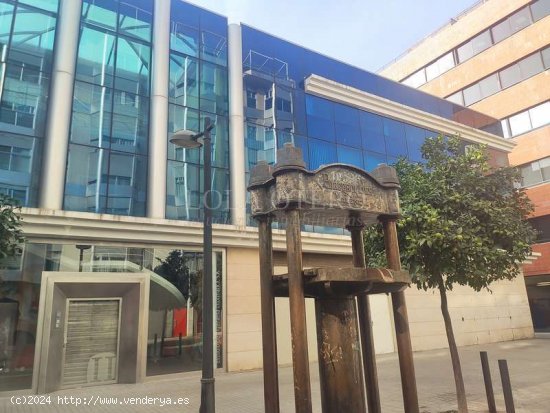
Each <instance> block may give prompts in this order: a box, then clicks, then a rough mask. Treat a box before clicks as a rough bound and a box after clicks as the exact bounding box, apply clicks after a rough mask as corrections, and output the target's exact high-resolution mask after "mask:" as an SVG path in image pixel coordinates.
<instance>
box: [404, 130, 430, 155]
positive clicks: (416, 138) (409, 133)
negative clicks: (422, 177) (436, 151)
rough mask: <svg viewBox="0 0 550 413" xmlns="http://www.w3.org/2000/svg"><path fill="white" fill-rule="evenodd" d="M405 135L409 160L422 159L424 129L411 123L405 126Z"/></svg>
mask: <svg viewBox="0 0 550 413" xmlns="http://www.w3.org/2000/svg"><path fill="white" fill-rule="evenodd" d="M405 133H406V137H407V147H408V149H409V159H410V160H411V161H421V160H422V151H421V149H422V145H423V144H424V140H425V138H426V130H424V129H422V128H418V127H416V126H412V125H406V126H405Z"/></svg>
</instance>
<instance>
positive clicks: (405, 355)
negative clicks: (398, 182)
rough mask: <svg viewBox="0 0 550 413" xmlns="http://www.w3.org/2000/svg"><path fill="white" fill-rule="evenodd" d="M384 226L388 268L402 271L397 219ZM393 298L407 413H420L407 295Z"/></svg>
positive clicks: (397, 294)
mask: <svg viewBox="0 0 550 413" xmlns="http://www.w3.org/2000/svg"><path fill="white" fill-rule="evenodd" d="M382 225H383V227H384V244H385V247H386V258H387V260H388V268H390V269H392V270H400V269H401V259H400V257H399V243H398V239H397V227H396V219H395V218H384V219H382ZM391 298H392V306H393V319H394V323H395V336H396V341H397V351H398V354H399V369H400V371H401V386H402V389H403V403H404V407H405V413H419V411H420V409H419V406H418V394H417V391H416V377H415V374H414V362H413V354H412V345H411V335H410V331H409V320H408V316H407V304H406V302H405V293H404V292H403V291H400V292H396V293H391Z"/></svg>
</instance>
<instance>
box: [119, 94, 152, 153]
mask: <svg viewBox="0 0 550 413" xmlns="http://www.w3.org/2000/svg"><path fill="white" fill-rule="evenodd" d="M148 136H149V99H148V98H144V97H143V96H139V95H135V94H133V93H129V92H124V91H118V90H115V92H114V104H113V126H112V130H111V138H110V141H111V149H112V150H117V151H121V152H131V153H141V154H147V138H148Z"/></svg>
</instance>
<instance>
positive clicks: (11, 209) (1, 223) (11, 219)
mask: <svg viewBox="0 0 550 413" xmlns="http://www.w3.org/2000/svg"><path fill="white" fill-rule="evenodd" d="M20 209H21V207H20V206H19V203H18V202H17V201H16V200H15V199H13V198H10V197H8V196H6V195H2V194H0V260H1V259H4V258H7V257H11V256H13V255H14V254H15V252H16V250H17V248H19V247H20V245H21V244H22V243H23V231H22V229H21V216H20V214H19V212H20Z"/></svg>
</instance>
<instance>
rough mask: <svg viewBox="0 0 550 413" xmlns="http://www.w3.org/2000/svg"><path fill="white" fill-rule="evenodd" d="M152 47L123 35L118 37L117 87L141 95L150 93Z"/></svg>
mask: <svg viewBox="0 0 550 413" xmlns="http://www.w3.org/2000/svg"><path fill="white" fill-rule="evenodd" d="M150 61H151V48H150V47H149V46H146V45H144V44H141V43H138V42H133V41H130V40H128V39H125V38H123V37H119V38H118V44H117V56H116V73H115V76H117V79H116V84H115V88H116V89H119V90H125V91H128V92H131V93H136V94H139V95H148V94H149V64H150Z"/></svg>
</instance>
